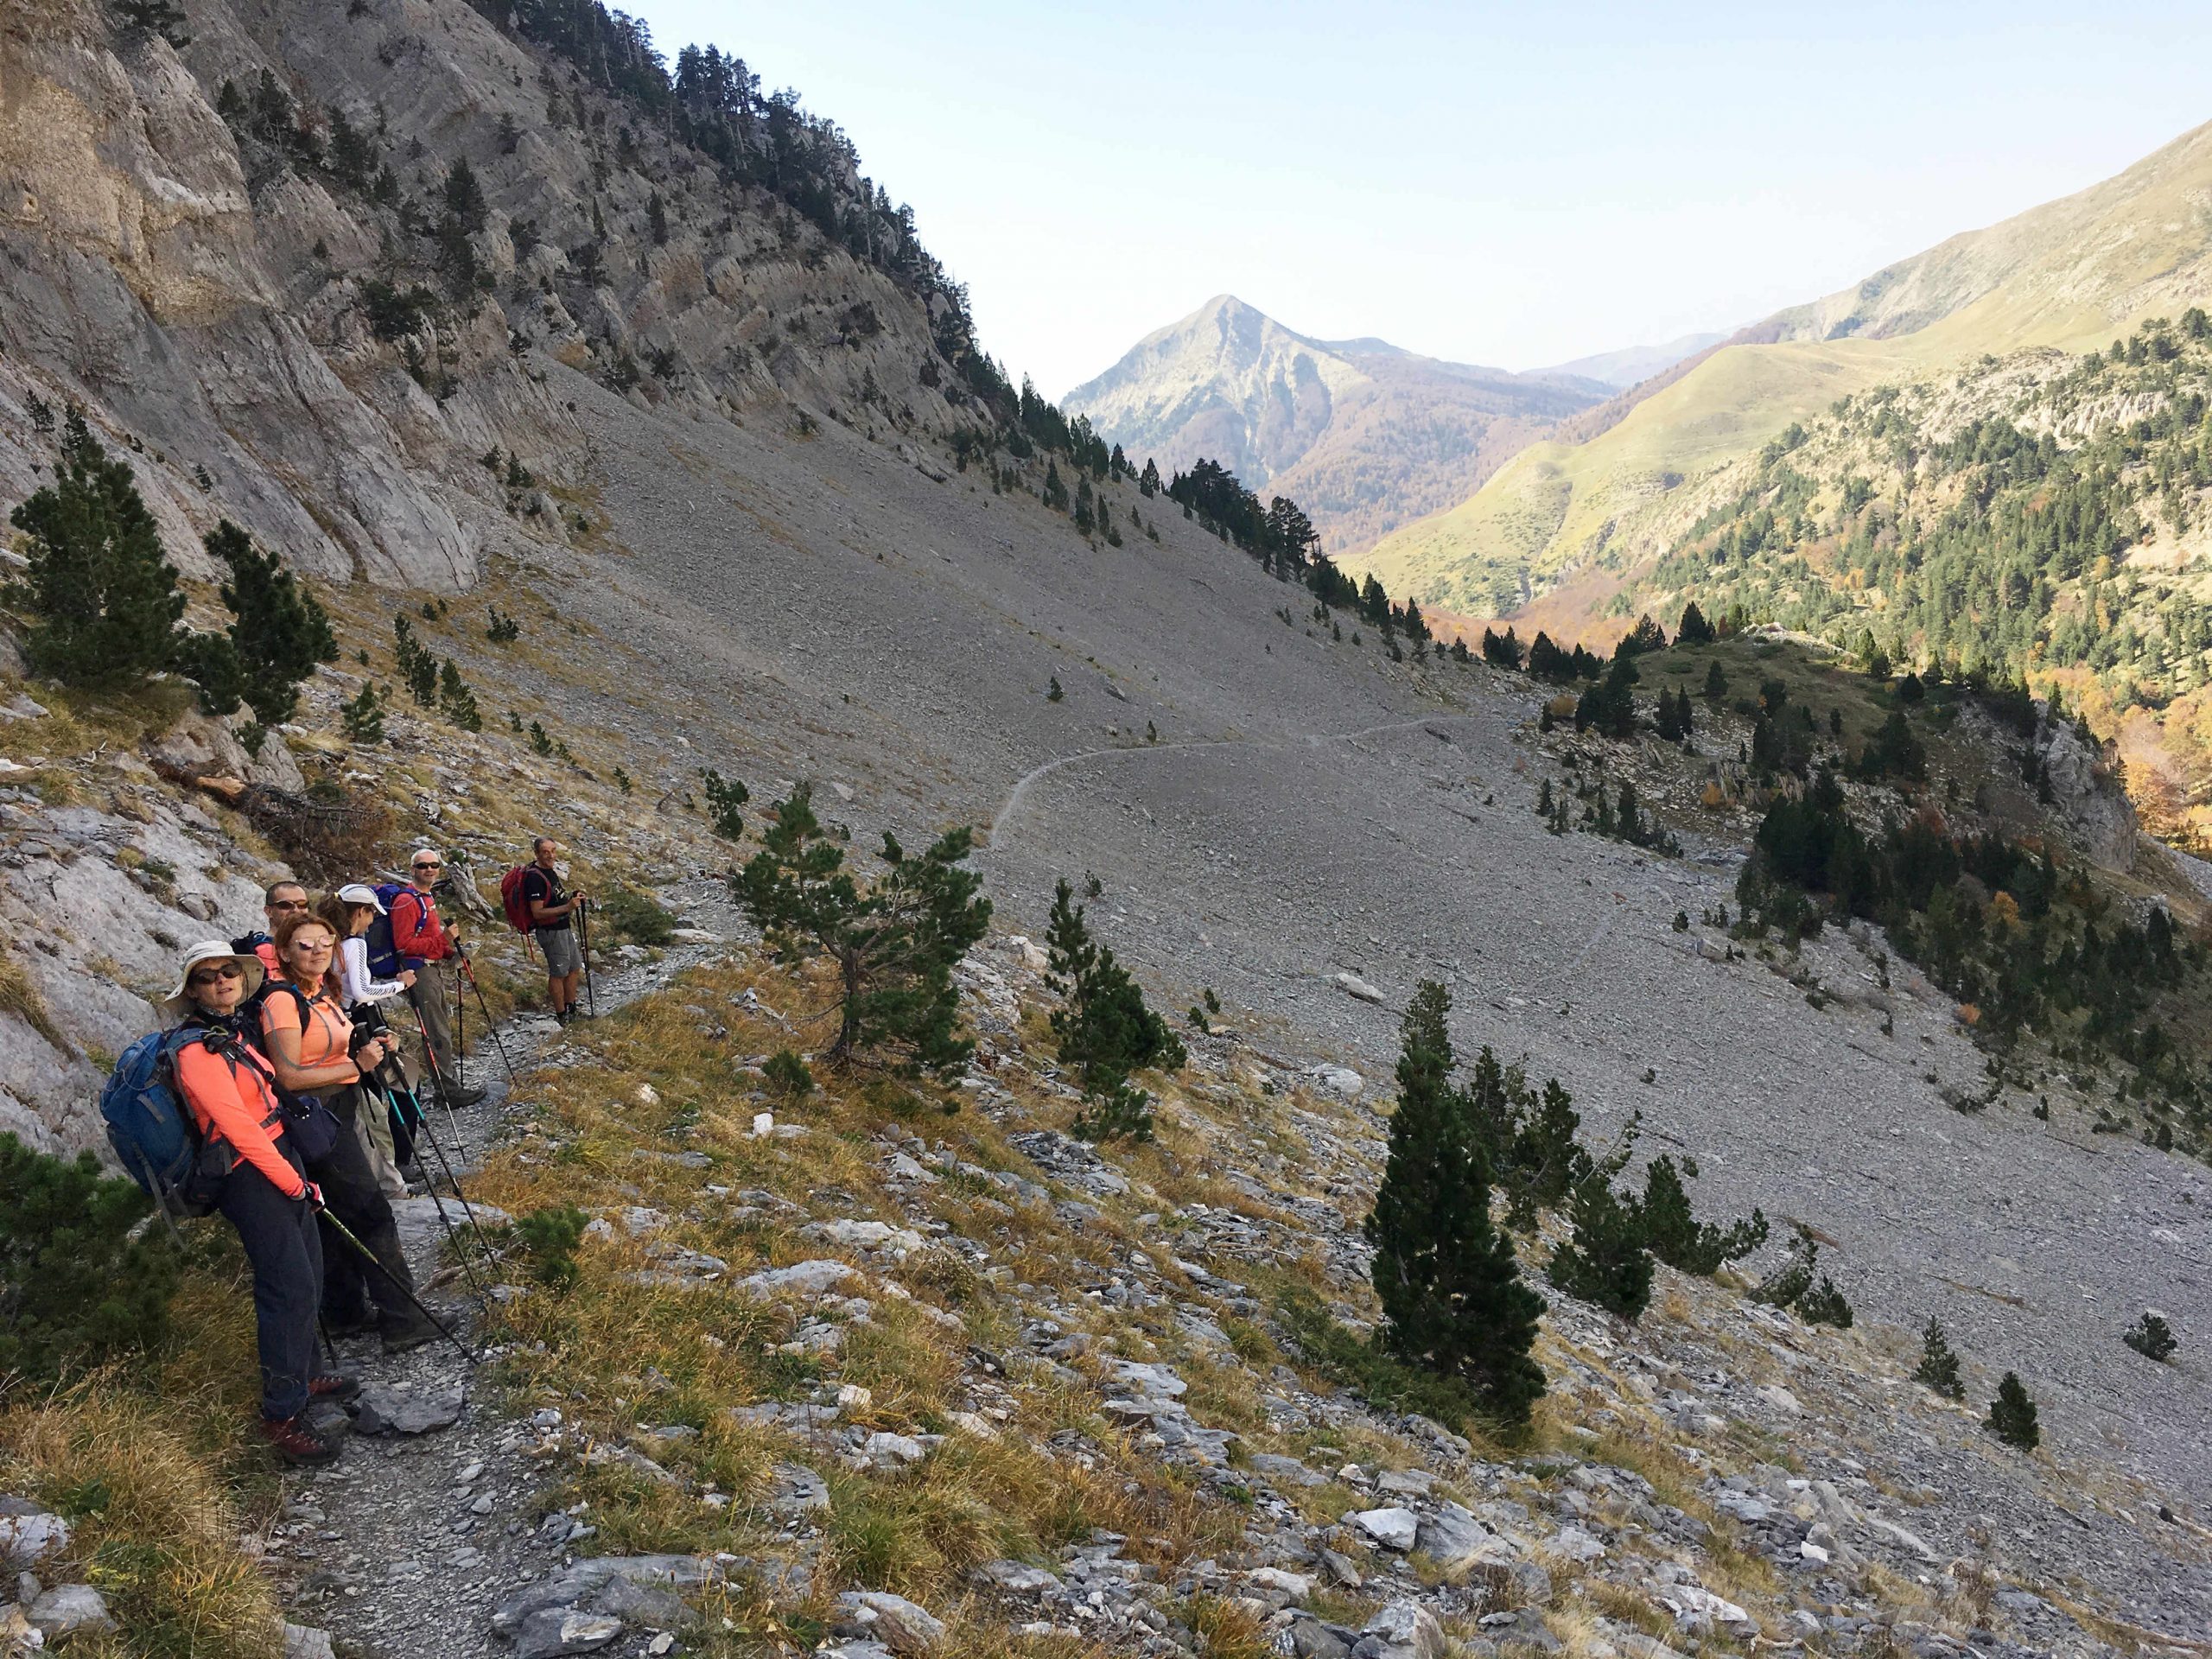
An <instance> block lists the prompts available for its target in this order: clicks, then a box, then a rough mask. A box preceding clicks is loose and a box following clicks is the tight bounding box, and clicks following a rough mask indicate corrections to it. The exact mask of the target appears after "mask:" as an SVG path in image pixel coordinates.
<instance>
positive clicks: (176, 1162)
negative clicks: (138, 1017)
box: [100, 1026, 214, 1226]
mask: <svg viewBox="0 0 2212 1659" xmlns="http://www.w3.org/2000/svg"><path fill="white" fill-rule="evenodd" d="M199 1040H200V1033H199V1032H198V1031H197V1030H195V1029H194V1027H189V1026H180V1027H176V1028H175V1030H172V1031H156V1032H149V1033H147V1034H146V1035H145V1036H143V1037H141V1038H140V1039H138V1040H137V1042H135V1043H133V1044H131V1045H130V1047H129V1048H126V1049H124V1051H123V1058H121V1059H119V1060H118V1061H117V1062H116V1063H115V1070H114V1071H111V1072H110V1073H109V1074H108V1079H107V1084H106V1086H105V1087H104V1088H103V1089H102V1090H100V1116H101V1117H102V1118H103V1119H105V1121H106V1123H107V1138H108V1142H109V1144H110V1145H111V1146H112V1147H114V1148H115V1155H116V1156H117V1157H118V1159H120V1160H122V1162H123V1167H124V1170H125V1172H127V1173H129V1175H130V1179H132V1180H134V1181H136V1182H137V1183H138V1185H139V1187H140V1188H141V1189H142V1190H143V1192H145V1194H146V1196H147V1197H148V1198H151V1199H153V1200H154V1202H155V1203H156V1204H157V1205H160V1206H161V1208H162V1216H163V1217H164V1218H165V1219H167V1220H168V1222H169V1224H170V1225H171V1226H175V1223H176V1218H177V1217H179V1216H204V1215H207V1214H209V1213H210V1212H211V1211H213V1208H214V1206H213V1205H210V1204H207V1203H206V1202H204V1201H202V1200H200V1199H198V1198H194V1197H193V1196H192V1190H191V1189H192V1185H193V1181H192V1177H193V1174H194V1171H195V1169H196V1168H197V1167H198V1165H199V1161H200V1126H199V1125H198V1124H196V1123H194V1122H193V1119H192V1113H191V1111H190V1109H188V1107H187V1106H186V1105H185V1103H184V1102H183V1100H182V1099H181V1097H180V1096H179V1095H178V1093H177V1086H176V1056H177V1052H178V1051H179V1050H180V1049H181V1048H182V1047H184V1046H185V1045H186V1044H188V1043H194V1042H198V1041H199Z"/></svg>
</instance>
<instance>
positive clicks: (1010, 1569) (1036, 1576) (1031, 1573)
mask: <svg viewBox="0 0 2212 1659" xmlns="http://www.w3.org/2000/svg"><path fill="white" fill-rule="evenodd" d="M975 1575H976V1578H978V1579H980V1580H982V1582H983V1583H985V1584H988V1585H989V1586H991V1587H992V1588H993V1589H995V1590H998V1591H1001V1592H1004V1593H1005V1594H1007V1595H1009V1596H1042V1595H1049V1594H1050V1593H1051V1592H1053V1591H1055V1590H1058V1588H1059V1587H1060V1581H1059V1580H1058V1578H1057V1577H1056V1576H1054V1575H1053V1574H1052V1573H1047V1572H1046V1570H1045V1569H1044V1568H1043V1567H1032V1566H1030V1565H1029V1564H1028V1563H1027V1561H1012V1560H995V1561H985V1562H984V1563H983V1564H982V1566H981V1567H977V1568H976V1574H975Z"/></svg>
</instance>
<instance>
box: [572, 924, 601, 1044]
mask: <svg viewBox="0 0 2212 1659" xmlns="http://www.w3.org/2000/svg"><path fill="white" fill-rule="evenodd" d="M576 928H577V932H576V949H577V950H580V951H582V953H583V958H584V1007H585V1008H586V1009H587V1010H588V1012H589V1013H590V1014H591V1017H592V1018H593V1019H594V1020H596V1019H598V1018H599V994H598V993H597V992H596V991H594V990H593V989H592V984H591V906H589V905H580V906H577V907H576Z"/></svg>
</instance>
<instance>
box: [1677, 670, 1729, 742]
mask: <svg viewBox="0 0 2212 1659" xmlns="http://www.w3.org/2000/svg"><path fill="white" fill-rule="evenodd" d="M1715 666H1716V667H1717V666H1719V664H1715ZM1675 725H1676V726H1677V727H1678V728H1681V736H1682V737H1683V738H1684V739H1685V740H1687V739H1688V738H1691V737H1694V736H1695V735H1696V734H1697V716H1696V715H1693V714H1692V713H1691V712H1690V689H1689V687H1688V686H1687V685H1685V686H1682V687H1681V688H1680V689H1679V690H1676V691H1675Z"/></svg>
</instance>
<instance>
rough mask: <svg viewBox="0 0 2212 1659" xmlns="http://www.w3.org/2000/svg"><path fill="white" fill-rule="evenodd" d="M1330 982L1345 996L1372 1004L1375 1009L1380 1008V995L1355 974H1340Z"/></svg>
mask: <svg viewBox="0 0 2212 1659" xmlns="http://www.w3.org/2000/svg"><path fill="white" fill-rule="evenodd" d="M1332 983H1333V984H1334V985H1335V986H1336V988H1338V990H1340V991H1342V992H1343V993H1344V995H1346V996H1350V997H1356V998H1357V999H1358V1000H1359V1001H1362V1002H1372V1003H1374V1004H1375V1005H1376V1007H1382V1006H1383V993H1382V992H1381V991H1379V990H1377V989H1376V988H1375V987H1374V986H1372V985H1370V984H1369V983H1368V982H1366V981H1365V980H1363V979H1362V978H1361V977H1360V976H1358V975H1357V974H1354V973H1340V974H1338V975H1337V976H1336V977H1335V979H1334V980H1333V981H1332Z"/></svg>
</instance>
